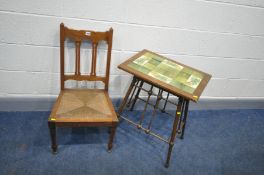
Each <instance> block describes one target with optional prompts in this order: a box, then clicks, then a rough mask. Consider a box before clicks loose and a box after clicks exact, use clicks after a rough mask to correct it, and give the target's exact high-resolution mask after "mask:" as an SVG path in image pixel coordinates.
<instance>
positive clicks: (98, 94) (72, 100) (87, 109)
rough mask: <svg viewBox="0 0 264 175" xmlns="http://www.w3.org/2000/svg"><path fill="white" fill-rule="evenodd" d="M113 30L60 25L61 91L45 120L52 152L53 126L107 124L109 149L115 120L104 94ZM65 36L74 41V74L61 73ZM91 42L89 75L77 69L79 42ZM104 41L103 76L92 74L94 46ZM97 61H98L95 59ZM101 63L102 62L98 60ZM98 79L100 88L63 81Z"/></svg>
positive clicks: (115, 125)
mask: <svg viewBox="0 0 264 175" xmlns="http://www.w3.org/2000/svg"><path fill="white" fill-rule="evenodd" d="M112 37H113V29H112V28H110V30H108V31H106V32H95V31H90V30H73V29H69V28H67V27H65V26H64V24H63V23H61V25H60V78H61V91H60V94H59V97H58V99H57V100H56V102H55V105H54V107H53V109H52V112H51V114H50V117H49V119H48V125H49V130H50V136H51V143H52V146H51V147H52V151H53V153H56V152H57V143H56V127H99V126H107V127H110V138H109V142H108V150H109V151H111V149H112V143H113V138H114V135H115V130H116V127H117V124H118V119H117V116H116V113H115V110H114V107H113V104H112V102H111V100H110V98H109V95H108V83H109V72H110V61H111V50H112ZM66 38H68V39H70V40H73V41H74V43H75V56H76V58H75V73H74V74H73V73H72V74H71V75H68V74H65V70H64V69H65V59H64V47H65V41H66ZM85 40H86V41H88V42H91V45H92V59H91V62H92V63H91V72H90V75H87V74H86V75H82V73H81V71H80V64H81V59H80V46H81V43H82V41H85ZM101 41H106V43H107V45H108V47H107V58H106V72H105V76H97V75H96V62H97V47H98V44H99V42H101ZM98 62H99V61H98ZM99 63H100V64H102V61H101V62H99ZM67 80H76V81H101V82H103V84H104V89H80V88H76V89H69V88H65V81H67Z"/></svg>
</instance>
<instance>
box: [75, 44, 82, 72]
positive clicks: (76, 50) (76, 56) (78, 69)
mask: <svg viewBox="0 0 264 175" xmlns="http://www.w3.org/2000/svg"><path fill="white" fill-rule="evenodd" d="M75 46H76V48H75V59H76V60H75V75H81V71H80V63H81V61H80V47H81V41H75Z"/></svg>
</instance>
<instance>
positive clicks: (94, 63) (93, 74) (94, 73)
mask: <svg viewBox="0 0 264 175" xmlns="http://www.w3.org/2000/svg"><path fill="white" fill-rule="evenodd" d="M97 46H98V42H93V43H92V49H93V51H92V68H91V74H90V75H91V76H96V57H97Z"/></svg>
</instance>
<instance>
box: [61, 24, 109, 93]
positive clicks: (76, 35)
mask: <svg viewBox="0 0 264 175" xmlns="http://www.w3.org/2000/svg"><path fill="white" fill-rule="evenodd" d="M67 38H69V39H70V40H73V41H74V43H75V71H74V74H72V75H68V74H67V75H66V74H65V41H66V39H67ZM112 38H113V29H112V28H110V29H109V30H108V31H106V32H96V31H91V30H74V29H69V28H67V27H65V26H64V24H63V23H61V25H60V78H61V90H63V89H64V86H65V81H67V80H76V81H101V82H103V83H104V89H105V90H106V91H107V90H108V84H109V73H110V63H111V50H112ZM84 41H89V42H91V45H92V47H91V49H92V55H91V69H90V70H91V72H90V73H89V74H88V75H87V74H85V75H82V73H81V70H80V69H81V59H80V50H81V44H82V42H84ZM100 41H106V43H107V45H108V46H107V54H106V55H107V58H106V71H105V75H104V76H98V75H97V74H96V65H97V48H98V44H99V42H100Z"/></svg>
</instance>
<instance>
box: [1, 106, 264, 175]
mask: <svg viewBox="0 0 264 175" xmlns="http://www.w3.org/2000/svg"><path fill="white" fill-rule="evenodd" d="M138 114H139V113H138V112H133V116H135V117H134V119H135V120H136V119H137V118H138ZM48 116H49V112H0V174H1V175H15V174H18V175H19V174H21V175H22V174H23V175H24V174H25V175H26V174H27V175H30V174H32V175H36V174H45V175H48V174H54V175H55V174H56V175H60V174H62V175H68V174H69V175H70V174H71V175H72V174H76V175H77V174H86V175H87V174H99V175H103V174H105V175H106V174H122V175H123V174H126V175H130V174H131V175H135V174H137V175H140V174H152V175H155V174H177V175H181V174H185V175H192V174H201V175H206V174H208V175H220V174H230V175H236V174H238V175H244V174H254V175H258V174H259V175H260V174H262V175H263V174H264V110H208V111H190V113H189V118H188V123H187V127H186V132H185V138H184V139H183V140H181V139H176V142H175V146H174V150H173V153H172V158H171V163H170V167H169V168H165V167H164V166H163V164H164V162H165V158H166V154H167V148H168V145H167V144H165V143H163V142H161V141H159V140H157V139H156V138H153V137H151V136H148V135H146V134H144V133H143V132H142V131H139V130H137V129H136V128H135V127H133V126H131V125H129V124H128V123H127V122H126V121H121V123H120V125H119V127H118V130H117V133H116V137H115V141H114V148H113V151H112V153H108V152H107V151H106V148H107V142H108V133H107V129H106V128H73V129H71V128H59V129H58V136H57V138H58V144H59V148H58V154H57V155H53V154H52V153H51V149H50V138H49V132H48V127H47V118H48ZM171 120H172V119H171V118H168V117H166V116H164V115H163V114H162V113H158V116H157V118H155V124H154V126H153V130H157V132H159V133H160V134H161V135H167V134H168V133H170V132H169V131H170V128H171Z"/></svg>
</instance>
